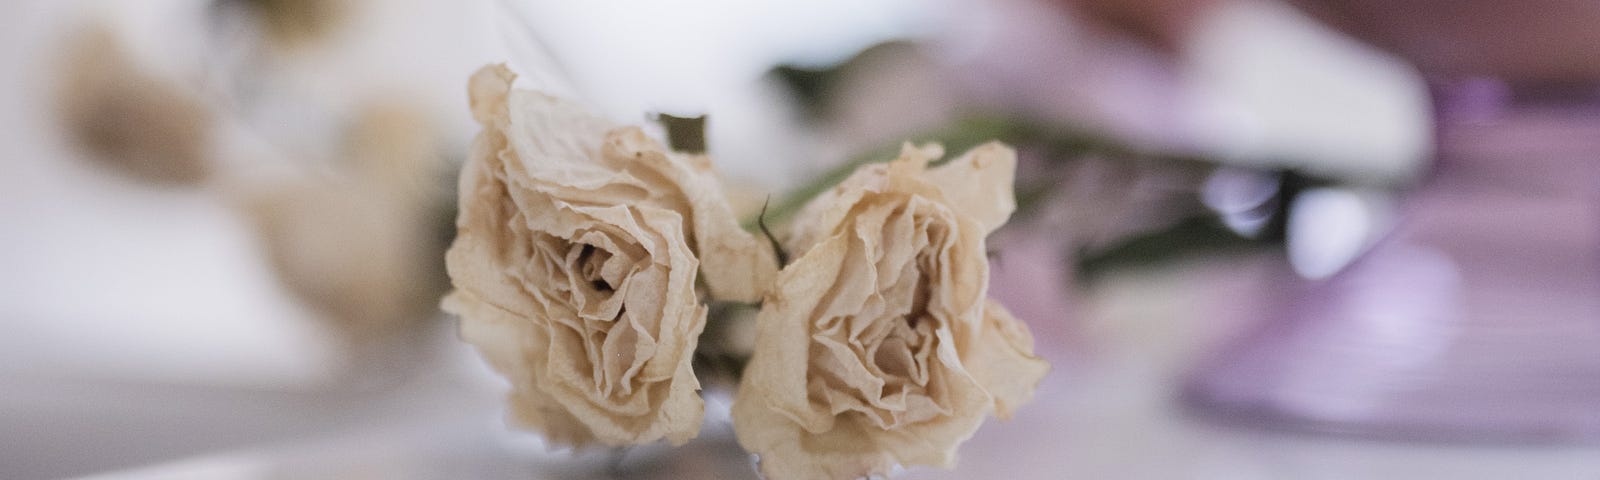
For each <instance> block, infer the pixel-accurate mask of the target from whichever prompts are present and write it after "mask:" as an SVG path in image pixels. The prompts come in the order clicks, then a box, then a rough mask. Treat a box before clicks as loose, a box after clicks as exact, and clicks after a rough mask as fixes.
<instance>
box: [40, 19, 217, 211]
mask: <svg viewBox="0 0 1600 480" xmlns="http://www.w3.org/2000/svg"><path fill="white" fill-rule="evenodd" d="M63 62H64V63H63V64H62V68H61V71H60V74H61V78H60V81H59V88H58V89H57V91H56V97H57V101H58V105H59V108H60V115H61V120H62V122H63V125H64V127H65V129H66V131H67V134H68V138H69V139H71V140H72V141H74V142H75V143H77V144H78V145H80V146H82V147H83V148H85V149H86V150H88V152H89V153H91V154H92V158H94V159H96V160H99V161H100V162H102V164H104V165H106V166H109V167H112V168H114V169H116V170H118V171H120V172H122V173H124V174H127V175H130V176H133V177H135V178H138V179H141V180H144V181H148V182H152V183H157V184H167V185H193V184H196V183H199V182H201V181H202V180H204V179H205V178H206V177H207V176H208V175H209V174H210V172H211V168H212V165H211V159H210V158H209V156H208V155H209V152H208V148H209V142H210V140H211V139H210V135H211V130H212V127H213V124H212V112H211V111H210V110H209V109H208V108H207V106H206V104H205V103H204V102H203V101H202V100H201V99H200V98H199V97H198V96H197V95H196V94H195V93H194V92H193V91H191V90H190V89H187V88H185V87H184V86H182V85H180V84H178V83H176V82H174V81H172V80H170V79H166V78H162V77H159V76H157V75H155V74H153V73H151V72H148V71H145V70H144V69H142V68H141V67H140V66H139V65H137V64H135V63H134V60H133V59H132V58H130V56H129V53H128V52H127V50H126V49H125V48H124V47H123V45H122V44H121V43H119V41H118V40H117V38H116V36H115V35H114V34H113V32H112V31H111V30H109V29H107V28H106V27H104V26H94V27H90V28H88V29H86V30H83V31H80V32H79V33H78V34H77V36H76V38H73V39H72V40H71V41H69V42H68V46H67V52H66V53H65V55H64V56H63Z"/></svg>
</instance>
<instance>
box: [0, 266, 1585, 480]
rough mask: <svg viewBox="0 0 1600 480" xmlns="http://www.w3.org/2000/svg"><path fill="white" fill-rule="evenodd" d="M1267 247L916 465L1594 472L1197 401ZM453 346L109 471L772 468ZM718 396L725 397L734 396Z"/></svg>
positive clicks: (222, 479) (1156, 306)
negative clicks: (1352, 434)
mask: <svg viewBox="0 0 1600 480" xmlns="http://www.w3.org/2000/svg"><path fill="white" fill-rule="evenodd" d="M1261 261H1263V260H1262V259H1249V258H1242V259H1236V261H1233V262H1226V264H1223V263H1218V264H1210V265H1189V266H1184V267H1180V268H1176V269H1167V270H1161V271H1151V272H1144V273H1131V274H1124V275H1119V276H1117V277H1113V278H1111V279H1110V280H1108V282H1109V283H1108V284H1106V286H1104V287H1103V288H1101V289H1099V290H1098V291H1096V292H1095V293H1094V294H1093V295H1089V296H1088V300H1087V302H1086V303H1085V304H1084V305H1082V306H1081V309H1080V311H1079V312H1077V313H1078V314H1077V315H1076V316H1073V317H1070V320H1069V322H1063V323H1042V322H1033V323H1034V325H1033V326H1034V329H1035V330H1047V331H1049V330H1062V329H1066V330H1071V331H1072V334H1073V335H1075V336H1077V337H1078V339H1079V340H1081V341H1083V342H1085V343H1084V344H1085V345H1091V346H1092V347H1091V348H1092V350H1088V351H1082V350H1080V351H1072V352H1067V351H1061V350H1062V349H1060V348H1057V347H1059V345H1057V346H1055V347H1052V346H1049V345H1046V346H1041V348H1044V349H1047V350H1048V351H1047V354H1048V356H1050V357H1051V359H1052V362H1053V363H1054V364H1055V369H1054V371H1053V372H1052V373H1051V374H1050V375H1049V376H1048V377H1047V378H1046V379H1045V381H1044V384H1043V385H1042V386H1041V387H1040V389H1039V390H1038V393H1037V396H1036V398H1035V400H1034V402H1033V403H1032V404H1030V405H1028V406H1026V407H1024V408H1023V409H1021V410H1020V411H1019V414H1018V416H1017V418H1015V419H1014V420H1013V421H1010V422H995V421H991V422H990V423H989V424H987V425H985V426H984V427H983V428H982V429H981V430H979V432H978V434H977V436H976V437H974V438H973V439H972V440H970V441H969V442H968V443H967V444H966V445H965V446H963V447H962V449H961V453H960V454H961V459H960V462H959V465H958V466H957V468H956V469H955V470H952V471H940V470H930V469H924V468H914V469H911V470H910V471H908V472H906V474H905V475H903V476H901V477H900V478H905V479H945V478H949V479H957V478H1007V479H1021V480H1027V479H1115V480H1125V479H1150V480H1165V479H1197V480H1211V479H1215V480H1254V479H1261V480H1282V479H1389V478H1396V479H1409V478H1419V479H1420V478H1427V479H1432V478H1449V479H1452V480H1458V479H1459V480H1476V479H1483V480H1498V479H1506V478H1529V479H1533V478H1537V479H1541V480H1568V479H1570V480H1592V479H1593V478H1594V474H1595V472H1600V447H1597V446H1594V445H1588V446H1584V445H1578V446H1463V445H1429V444H1407V443H1397V442H1368V441H1360V440H1356V439H1350V438H1340V437H1328V436H1310V435H1296V434H1284V433H1266V432H1259V431H1251V430H1240V429H1235V428H1232V427H1229V426H1226V425H1219V424H1215V423H1209V422H1206V421H1200V420H1196V419H1194V418H1191V417H1189V416H1187V415H1185V414H1184V413H1183V411H1182V410H1181V409H1180V408H1178V406H1177V405H1176V404H1175V403H1174V401H1173V397H1172V394H1171V393H1172V389H1173V386H1174V382H1173V379H1174V378H1175V377H1176V376H1177V375H1178V374H1180V373H1181V372H1182V371H1184V369H1186V368H1189V367H1190V366H1191V365H1193V363H1194V362H1195V360H1196V359H1197V358H1198V355H1199V352H1202V351H1204V350H1206V349H1208V348H1209V347H1211V346H1212V345H1214V344H1215V343H1216V342H1217V341H1218V340H1219V339H1220V338H1222V337H1225V336H1226V334H1227V332H1228V331H1230V330H1232V329H1233V328H1235V327H1237V326H1238V325H1236V324H1237V322H1236V321H1232V320H1230V316H1229V313H1230V312H1236V311H1237V309H1238V306H1237V305H1236V304H1235V303H1234V302H1238V301H1240V299H1248V298H1249V297H1250V295H1251V291H1252V290H1253V285H1254V284H1253V283H1252V282H1254V281H1255V277H1254V276H1253V275H1252V274H1251V273H1250V272H1253V271H1256V270H1258V269H1256V268H1255V267H1257V266H1260V265H1261ZM1155 299H1159V300H1155ZM1197 312H1204V314H1199V315H1197V314H1196V313H1197ZM1040 333H1041V335H1040V336H1041V337H1045V336H1055V335H1057V334H1060V333H1061V332H1059V331H1055V332H1040ZM446 353H447V354H446V355H445V356H444V357H442V359H443V360H444V365H445V366H446V367H439V366H436V367H433V368H432V369H430V370H429V371H432V372H433V373H424V374H422V375H419V376H418V378H419V380H418V381H414V382H411V383H409V384H408V385H407V386H405V387H403V388H401V389H399V390H398V391H395V392H390V393H385V394H378V395H373V398H375V399H382V400H381V401H374V402H370V403H365V404H364V407H363V408H362V410H361V411H363V412H367V413H366V414H365V416H366V418H368V420H366V421H364V422H359V423H356V422H344V423H345V424H346V426H344V427H342V428H334V427H323V428H320V429H317V430H315V431H307V432H305V433H303V434H301V435H300V436H298V437H290V440H292V441H277V442H268V443H262V444H258V445H257V446H253V447H244V448H236V449H231V450H230V451H227V452H223V453H216V454H208V455H198V456H188V457H184V458H179V459H171V460H162V461H154V462H153V463H151V464H150V465H147V466H144V467H137V468H130V469H126V470H121V471H111V472H105V473H101V474H96V475H95V476H93V477H92V478H94V479H96V480H110V479H146V478H163V479H165V478H214V479H218V480H255V479H269V478H270V479H321V478H330V479H331V478H385V479H445V478H475V479H517V480H527V479H546V478H636V479H669V478H755V477H754V475H753V473H751V472H752V470H750V469H749V460H748V458H747V457H746V456H745V455H744V454H743V453H742V452H741V451H740V450H738V449H737V447H736V446H735V445H734V444H733V443H732V440H731V437H730V434H729V432H728V429H727V425H726V423H725V422H724V421H719V420H716V418H717V415H708V416H707V417H708V419H711V420H708V425H707V426H706V427H705V430H704V431H703V432H702V434H701V438H699V439H696V440H694V441H692V442H690V443H689V444H688V445H686V446H684V447H681V448H680V449H677V450H667V449H665V448H663V447H660V446H654V447H644V448H640V449H635V450H634V451H632V452H630V453H628V454H627V455H626V456H625V457H624V460H623V462H622V464H621V466H622V474H620V475H617V476H615V477H612V476H608V474H607V473H606V471H605V465H606V463H607V462H606V460H605V454H604V453H589V454H585V455H581V456H579V457H578V458H571V457H568V456H566V455H565V454H561V453H553V454H552V453H544V451H543V449H542V447H540V446H539V445H538V443H537V442H533V441H528V440H527V439H526V437H522V436H519V435H514V434H510V433H508V432H506V431H505V430H504V429H503V427H501V426H500V425H498V422H496V421H495V420H493V417H494V415H496V413H495V412H497V411H498V406H497V402H496V401H495V400H494V394H493V393H492V392H494V391H495V390H496V389H497V388H499V387H498V386H496V385H495V383H494V382H484V381H481V376H480V373H477V372H475V371H474V369H473V368H468V369H465V370H462V369H453V368H449V367H448V365H468V366H471V365H472V364H474V363H475V360H474V359H473V358H472V357H471V354H470V353H469V352H467V351H466V350H465V349H461V348H456V349H447V352H446ZM352 403H363V402H352ZM707 403H708V405H709V407H708V408H718V407H717V405H718V404H719V402H718V401H715V400H713V401H708V402H707ZM312 411H313V412H318V411H319V410H312ZM257 413H258V414H267V413H269V412H266V411H261V412H257ZM318 415H326V414H325V413H320V414H318ZM297 423H310V422H303V421H302V422H297ZM352 423H353V424H354V425H353V426H351V425H350V424H352ZM0 474H3V472H0ZM6 478H11V477H10V476H7V477H6Z"/></svg>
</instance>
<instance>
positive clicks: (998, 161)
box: [733, 143, 1049, 479]
mask: <svg viewBox="0 0 1600 480" xmlns="http://www.w3.org/2000/svg"><path fill="white" fill-rule="evenodd" d="M942 155H943V151H942V149H941V148H939V147H938V146H929V147H924V148H921V149H918V148H913V147H912V146H910V145H909V144H908V145H906V146H905V147H904V148H903V149H902V152H901V155H900V158H899V159H898V160H895V161H894V162H892V163H890V164H887V165H885V164H875V165H869V166H865V167H862V168H860V169H859V170H857V171H856V173H855V174H854V175H852V176H851V177H850V178H849V179H847V180H845V182H844V183H843V184H841V185H839V186H838V187H836V188H834V189H833V190H832V191H830V192H828V193H825V194H823V195H822V196H820V197H818V198H817V199H815V200H813V201H812V202H811V203H810V204H809V205H808V206H807V207H805V208H804V209H803V210H802V211H801V212H800V214H799V215H798V216H797V217H796V218H795V220H794V224H793V225H794V227H793V228H794V229H793V235H792V236H791V238H790V241H789V242H788V247H789V248H790V249H791V251H793V252H804V253H803V255H802V256H801V257H800V258H798V259H797V260H795V261H794V263H792V264H790V265H788V266H787V267H785V268H784V270H783V271H782V272H780V274H779V276H778V279H777V280H776V284H775V285H774V286H773V288H772V289H770V290H769V291H768V294H767V297H766V300H765V303H764V305H763V307H762V311H761V314H760V315H759V317H758V320H757V322H758V327H757V328H758V333H757V339H756V349H755V352H754V356H753V357H752V358H751V360H750V363H749V365H748V366H746V368H745V371H744V379H743V383H742V385H741V386H740V389H739V393H738V396H737V399H736V400H735V402H734V407H733V420H734V427H735V431H736V432H737V434H738V437H739V443H740V444H741V445H743V446H744V447H745V448H746V449H748V450H750V451H751V452H754V453H756V454H758V455H760V458H761V471H762V473H763V474H764V475H766V476H767V477H769V478H773V479H791V478H858V477H864V476H871V475H886V474H888V473H889V472H890V471H891V470H892V469H893V468H894V467H895V466H896V465H913V464H920V465H936V466H944V467H949V466H951V465H952V464H953V462H954V458H955V451H956V448H957V447H958V446H959V445H960V444H961V443H962V442H963V441H965V440H966V439H967V438H968V437H970V436H971V435H972V433H973V432H974V431H976V430H977V428H978V426H979V425H980V424H981V423H982V421H983V418H984V417H985V416H986V415H988V414H990V413H994V414H996V415H997V416H999V417H1002V418H1008V417H1010V415H1011V413H1012V411H1013V410H1014V409H1016V408H1017V407H1018V406H1020V405H1021V404H1023V403H1025V402H1027V401H1028V399H1029V398H1031V396H1032V394H1033V389H1034V386H1035V385H1036V384H1037V383H1038V381H1039V379H1040V378H1042V377H1043V375H1044V373H1045V372H1046V371H1047V370H1048V368H1049V366H1048V365H1047V364H1046V363H1045V362H1044V361H1043V360H1040V359H1039V358H1037V357H1035V356H1034V355H1033V339H1032V337H1031V335H1030V334H1029V333H1028V330H1027V328H1026V327H1025V326H1024V325H1023V324H1022V323H1020V322H1018V321H1017V320H1015V319H1014V318H1012V317H1011V315H1010V314H1009V313H1008V312H1007V311H1006V310H1005V309H1004V308H1001V307H1000V306H999V305H998V304H996V303H995V302H993V301H989V300H987V298H986V297H987V287H988V276H989V272H988V264H987V261H986V258H985V246H984V245H985V243H984V237H985V236H986V235H988V234H989V233H990V232H992V231H994V229H996V228H998V227H999V226H1000V225H1001V224H1003V223H1005V221H1006V220H1007V218H1008V217H1009V216H1010V214H1011V212H1012V211H1013V210H1014V209H1015V200H1014V198H1013V195H1012V191H1011V185H1012V181H1013V176H1014V171H1015V167H1016V165H1015V162H1016V156H1015V153H1014V152H1012V150H1011V149H1010V148H1009V147H1006V146H1004V145H1001V144H998V143H990V144H986V145H983V146H980V147H978V148H975V149H973V150H972V151H971V152H968V153H967V154H966V155H963V156H961V157H960V158H957V159H955V160H953V161H951V162H950V163H948V164H946V165H944V166H941V167H938V168H933V169H928V168H927V165H928V162H929V161H930V160H932V159H936V158H938V157H940V156H942Z"/></svg>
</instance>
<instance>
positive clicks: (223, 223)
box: [0, 0, 1600, 479]
mask: <svg viewBox="0 0 1600 480" xmlns="http://www.w3.org/2000/svg"><path fill="white" fill-rule="evenodd" d="M1377 3H1382V2H1367V1H1360V0H1348V1H1345V0H1322V1H1312V0H1305V1H1302V2H1299V3H1297V4H1289V3H1284V2H1281V1H1278V0H1169V1H1144V0H1138V1H1102V0H1053V1H1052V0H936V1H915V2H914V1H910V0H888V1H881V2H846V1H842V0H820V1H819V0H812V1H791V0H774V1H768V2H741V1H734V0H691V1H682V2H645V1H622V0H600V1H592V2H563V1H556V0H459V1H454V2H445V1H428V0H385V1H380V0H145V1H141V2H119V1H110V0H70V1H45V0H10V1H7V2H4V3H3V4H0V162H3V163H0V329H3V331H4V332H5V334H3V335H0V478H7V479H11V478H16V479H27V478H106V479H110V478H163V479H164V478H207V479H280V478H282V479H298V478H341V479H342V478H491V479H498V478H516V479H542V478H754V473H753V471H752V470H751V469H750V459H749V458H748V457H747V456H746V455H745V454H744V453H743V452H742V451H741V450H739V449H738V447H737V445H736V444H735V443H734V441H733V436H732V433H731V427H730V426H729V423H728V421H727V418H726V412H725V410H726V407H727V404H728V402H729V398H730V397H729V396H728V395H729V391H728V389H727V388H724V387H719V386H716V385H711V386H708V389H707V393H706V394H707V397H708V401H707V408H708V415H707V426H706V428H705V430H704V431H703V432H702V434H701V437H700V438H699V439H697V440H695V441H693V442H691V443H690V444H689V445H688V446H686V447H684V448H681V449H678V450H668V449H666V448H663V447H641V448H635V449H632V450H629V451H626V452H580V453H578V454H574V455H569V454H567V453H566V452H560V451H557V452H550V451H548V450H547V448H546V447H545V446H544V445H543V444H542V443H541V442H540V441H539V440H538V439H537V437H535V436H532V435H528V434H524V433H517V432H510V431H507V430H506V429H505V428H504V427H503V426H502V423H501V407H500V400H499V396H500V395H501V394H502V392H503V391H504V390H505V388H506V386H505V385H504V383H503V382H502V381H500V380H499V379H498V378H496V377H494V376H493V375H492V374H491V373H489V372H488V370H487V368H485V366H484V365H482V363H481V362H480V360H479V359H478V358H477V357H476V355H475V354H474V353H473V352H472V351H471V350H470V349H469V348H467V347H466V346H464V345H463V344H460V343H459V342H458V341H457V340H456V339H455V334H454V330H453V329H454V320H453V319H451V318H448V317H447V316H445V315H443V314H442V313H441V312H439V311H438V308H437V299H438V298H439V296H440V295H442V294H443V292H445V291H446V290H447V289H448V280H447V279H446V278H445V277H444V273H443V251H444V249H445V248H446V247H447V246H448V244H449V241H450V238H451V235H453V233H454V226H453V220H454V214H455V213H454V208H455V207H454V203H455V192H454V189H455V173H456V170H457V169H458V168H459V166H460V164H461V162H462V161H463V159H464V158H463V157H464V156H465V152H466V148H467V145H468V143H469V142H470V141H471V138H472V135H473V134H474V133H475V132H476V130H477V127H476V125H474V124H473V123H472V121H471V118H470V116H469V114H468V111H467V108H466V93H465V92H466V79H467V77H468V76H469V75H470V74H471V72H473V71H474V70H476V69H477V68H478V67H480V66H482V65H484V64H487V63H491V62H510V63H511V65H512V66H513V68H515V69H516V70H518V71H519V73H522V74H523V75H525V77H526V78H527V82H528V83H529V84H531V85H532V86H537V87H540V88H545V89H549V90H552V91H555V92H558V93H561V94H563V95H567V96H571V97H573V98H575V99H577V100H578V101H580V102H582V103H584V104H586V105H588V106H590V107H592V108H594V109H596V110H597V111H599V112H602V113H603V114H605V115H607V116H609V117H611V118H612V119H613V120H615V121H618V122H624V123H641V124H651V125H655V121H656V120H655V119H656V116H657V115H660V114H668V115H674V116H698V115H706V116H707V117H708V118H707V120H706V122H707V123H706V147H707V150H708V151H709V152H710V153H711V155H713V157H714V158H715V159H716V162H717V165H718V166H719V168H720V169H721V171H722V174H723V176H724V177H725V178H726V179H727V180H728V182H727V183H728V185H730V188H731V190H732V191H731V192H730V195H731V196H732V198H733V200H734V203H735V204H736V207H737V208H738V209H741V211H743V212H745V213H746V214H747V215H748V214H753V213H754V212H755V211H757V210H758V209H760V208H761V205H762V203H763V200H765V199H768V198H769V197H770V198H771V199H772V201H773V202H774V203H775V204H776V205H778V206H779V207H780V208H781V207H782V206H783V205H785V204H790V205H792V204H796V203H797V202H800V201H803V200H804V197H803V196H797V195H793V194H790V193H789V192H804V191H807V190H808V189H809V188H814V187H815V186H816V185H818V182H823V181H826V179H828V178H836V176H837V175H838V174H839V172H843V171H847V169H848V168H851V167H852V166H853V165H856V164H859V163H860V162H864V161H873V160H885V159H888V158H889V156H890V154H892V153H893V151H894V149H895V148H897V146H898V144H899V142H901V141H902V140H905V139H915V140H937V141H942V142H944V143H945V144H946V146H947V147H948V148H947V150H948V151H951V152H952V153H958V152H960V151H962V150H964V149H965V148H967V147H970V146H973V145H976V144H978V143H981V142H983V141H986V140H989V139H991V138H999V139H1002V140H1005V141H1007V142H1010V143H1012V144H1014V145H1016V146H1017V147H1018V150H1019V152H1020V156H1021V164H1020V167H1019V172H1020V174H1019V178H1018V186H1017V188H1018V201H1019V206H1020V208H1019V212H1018V214H1017V216H1016V217H1014V218H1013V220H1012V223H1011V224H1010V225H1008V226H1007V227H1006V228H1005V229H1003V230H1001V231H1000V232H997V233H996V234H995V235H994V236H993V237H992V238H991V247H992V248H991V249H992V250H993V251H994V252H995V254H994V255H993V258H992V260H991V261H992V263H993V270H992V271H993V275H994V280H993V286H992V287H991V290H992V295H993V296H995V297H996V298H998V299H1000V300H1001V301H1002V303H1004V304H1006V305H1007V306H1008V307H1010V309H1011V310H1012V311H1013V312H1014V313H1016V314H1017V316H1018V317H1019V318H1021V319H1022V320H1024V321H1026V322H1027V323H1028V324H1029V325H1030V326H1031V328H1032V330H1033V332H1034V334H1035V336H1036V337H1037V341H1038V345H1037V349H1038V350H1039V351H1040V353H1041V354H1042V355H1043V356H1045V357H1046V358H1048V359H1050V360H1051V362H1052V364H1053V365H1054V371H1053V372H1052V373H1051V374H1050V376H1049V377H1047V379H1046V380H1045V381H1044V384H1043V385H1041V387H1040V389H1039V392H1038V394H1037V396H1036V399H1035V401H1034V403H1033V404H1032V405H1030V406H1029V407H1027V408H1025V409H1023V410H1022V411H1021V412H1020V414H1019V416H1018V418H1016V419H1015V420H1013V421H1011V422H990V423H989V424H988V425H986V426H985V427H984V428H983V429H982V430H980V431H979V433H978V434H977V436H976V437H975V438H974V439H973V440H972V441H970V442H969V443H968V444H967V445H966V446H965V447H963V449H962V450H961V462H960V464H959V466H958V467H957V468H956V469H955V470H953V471H938V470H926V469H912V470H910V471H908V472H906V474H905V475H904V477H905V478H987V477H999V478H1118V479H1127V478H1204V479H1210V478H1217V479H1252V478H1263V479H1267V478H1271V479H1280V478H1315V479H1320V478H1418V477H1421V478H1486V479H1487V478H1506V477H1511V476H1523V477H1527V478H1550V479H1563V478H1573V479H1578V478H1584V479H1592V478H1594V475H1596V472H1600V455H1596V453H1597V452H1600V450H1597V447H1596V444H1595V443H1593V439H1594V438H1595V436H1596V435H1597V434H1600V364H1597V362H1600V355H1597V354H1596V353H1595V352H1596V350H1595V348H1596V345H1597V344H1596V343H1594V342H1597V341H1600V333H1597V330H1600V316H1596V315H1600V300H1596V298H1600V296H1597V295H1596V292H1595V290H1594V287H1596V286H1600V282H1597V279H1596V276H1597V275H1596V274H1597V273H1600V270H1597V269H1600V256H1597V255H1595V254H1594V252H1593V251H1592V250H1593V247H1595V246H1596V243H1595V242H1596V240H1600V228H1597V227H1600V212H1596V211H1595V209H1594V206H1595V205H1596V202H1595V200H1596V199H1595V198H1594V197H1595V195H1596V194H1597V193H1600V189H1597V188H1596V185H1600V183H1596V182H1595V181H1594V180H1596V179H1597V176H1596V175H1595V173H1596V172H1595V171H1594V170H1595V169H1594V168H1593V167H1590V166H1589V164H1590V163H1593V162H1592V161H1589V160H1590V159H1592V158H1594V155H1591V154H1597V153H1600V121H1597V120H1596V117H1597V116H1600V95H1597V94H1600V89H1597V88H1591V86H1592V85H1594V82H1593V80H1595V79H1596V78H1600V75H1597V74H1595V72H1597V71H1600V67H1597V66H1596V65H1595V63H1600V62H1596V61H1595V60H1594V59H1596V58H1600V39H1592V38H1589V37H1590V34H1589V33H1588V31H1589V30H1591V29H1589V28H1588V27H1586V25H1593V24H1594V23H1586V22H1587V20H1589V19H1600V12H1597V11H1596V10H1600V4H1593V5H1591V4H1590V3H1588V2H1583V1H1576V0H1541V1H1540V2H1535V4H1536V5H1533V6H1527V7H1526V8H1523V9H1518V10H1515V11H1513V9H1514V7H1516V6H1515V5H1509V4H1505V5H1503V4H1501V2H1492V1H1487V0H1473V1H1470V2H1463V3H1465V4H1468V5H1463V6H1461V8H1460V9H1458V10H1453V9H1450V8H1444V7H1442V6H1441V5H1434V3H1441V2H1432V1H1424V0H1418V1H1408V2H1397V5H1393V6H1385V5H1378V4H1377ZM1508 5H1509V6H1508ZM1446 10H1449V11H1454V12H1456V13H1454V14H1450V15H1445V14H1437V15H1436V14H1434V13H1433V12H1438V11H1446ZM1592 40H1593V41H1592ZM1474 42H1476V43H1474ZM652 128H659V127H656V126H653V127H652ZM1508 319H1509V320H1508Z"/></svg>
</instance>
